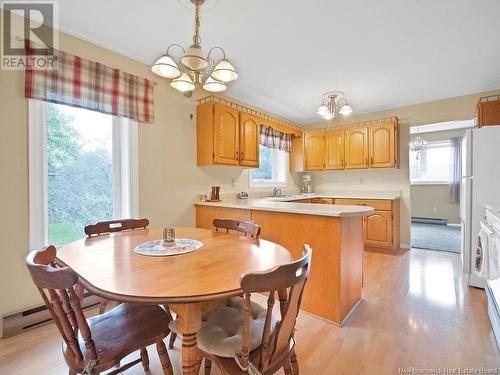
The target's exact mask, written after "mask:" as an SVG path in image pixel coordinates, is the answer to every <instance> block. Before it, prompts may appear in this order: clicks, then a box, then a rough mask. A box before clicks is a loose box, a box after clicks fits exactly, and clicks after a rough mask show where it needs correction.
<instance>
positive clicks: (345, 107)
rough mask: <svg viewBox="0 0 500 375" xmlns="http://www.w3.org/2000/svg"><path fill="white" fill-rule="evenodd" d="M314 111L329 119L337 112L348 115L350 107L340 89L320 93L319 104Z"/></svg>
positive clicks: (350, 111) (350, 110)
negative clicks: (320, 99)
mask: <svg viewBox="0 0 500 375" xmlns="http://www.w3.org/2000/svg"><path fill="white" fill-rule="evenodd" d="M316 113H317V114H318V115H320V116H321V117H323V118H324V119H325V120H331V119H333V118H335V116H336V115H337V113H340V114H341V115H343V116H347V115H350V114H351V113H352V108H351V106H350V105H349V104H347V100H346V99H345V97H344V93H343V92H342V91H330V92H327V93H325V94H323V95H322V101H321V105H320V106H319V107H318V110H317V111H316Z"/></svg>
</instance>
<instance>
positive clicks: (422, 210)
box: [409, 121, 471, 254]
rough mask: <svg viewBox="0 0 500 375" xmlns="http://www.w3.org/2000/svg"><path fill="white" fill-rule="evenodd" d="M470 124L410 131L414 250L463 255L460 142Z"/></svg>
mask: <svg viewBox="0 0 500 375" xmlns="http://www.w3.org/2000/svg"><path fill="white" fill-rule="evenodd" d="M470 125H471V123H470V122H469V121H452V122H447V123H440V124H430V125H423V126H418V127H412V128H410V145H409V164H410V165H409V166H410V194H411V247H412V248H420V249H427V250H436V251H445V252H451V253H457V254H459V253H460V246H461V245H460V242H461V226H460V216H459V215H460V177H461V175H460V170H461V168H460V163H461V157H460V142H461V138H462V137H463V135H464V134H465V128H468V127H470Z"/></svg>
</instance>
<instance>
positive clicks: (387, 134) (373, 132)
mask: <svg viewBox="0 0 500 375" xmlns="http://www.w3.org/2000/svg"><path fill="white" fill-rule="evenodd" d="M368 131H369V134H368V139H369V147H368V150H369V162H370V168H390V167H395V166H396V164H397V160H396V153H397V147H396V139H397V126H396V124H395V123H394V122H392V121H391V122H384V123H381V124H377V125H372V126H370V127H369V128H368Z"/></svg>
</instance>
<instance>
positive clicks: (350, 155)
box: [345, 127, 368, 169]
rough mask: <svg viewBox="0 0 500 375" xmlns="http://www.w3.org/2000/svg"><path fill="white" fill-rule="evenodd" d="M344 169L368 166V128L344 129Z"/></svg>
mask: <svg viewBox="0 0 500 375" xmlns="http://www.w3.org/2000/svg"><path fill="white" fill-rule="evenodd" d="M345 160H346V169H360V168H368V128H367V127H356V128H349V129H346V130H345Z"/></svg>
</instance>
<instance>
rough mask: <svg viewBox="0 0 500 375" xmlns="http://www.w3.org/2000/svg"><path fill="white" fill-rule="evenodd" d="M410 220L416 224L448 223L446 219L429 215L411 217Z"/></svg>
mask: <svg viewBox="0 0 500 375" xmlns="http://www.w3.org/2000/svg"><path fill="white" fill-rule="evenodd" d="M411 222H412V223H418V224H435V225H448V220H447V219H434V218H431V217H412V218H411Z"/></svg>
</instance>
